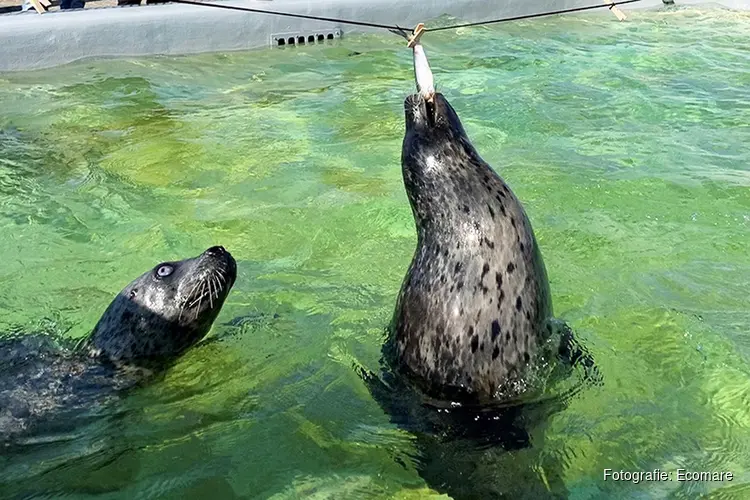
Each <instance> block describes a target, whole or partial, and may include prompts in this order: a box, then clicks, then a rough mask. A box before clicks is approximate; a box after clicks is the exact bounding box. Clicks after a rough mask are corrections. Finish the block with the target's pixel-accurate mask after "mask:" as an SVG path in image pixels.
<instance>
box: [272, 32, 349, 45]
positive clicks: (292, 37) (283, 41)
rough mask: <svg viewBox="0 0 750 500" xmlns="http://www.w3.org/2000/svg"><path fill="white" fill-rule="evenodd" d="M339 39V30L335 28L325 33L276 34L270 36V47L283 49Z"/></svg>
mask: <svg viewBox="0 0 750 500" xmlns="http://www.w3.org/2000/svg"><path fill="white" fill-rule="evenodd" d="M336 38H341V30H340V29H338V28H336V29H333V30H326V31H315V32H313V33H309V32H308V33H277V34H274V35H271V40H270V44H271V46H272V47H284V46H286V45H305V44H314V43H321V42H325V41H326V40H334V39H336Z"/></svg>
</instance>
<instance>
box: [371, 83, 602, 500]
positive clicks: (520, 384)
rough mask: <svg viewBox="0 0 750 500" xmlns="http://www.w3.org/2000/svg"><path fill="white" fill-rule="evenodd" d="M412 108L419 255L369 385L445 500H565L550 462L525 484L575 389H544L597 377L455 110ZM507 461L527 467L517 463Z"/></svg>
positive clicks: (408, 178)
mask: <svg viewBox="0 0 750 500" xmlns="http://www.w3.org/2000/svg"><path fill="white" fill-rule="evenodd" d="M404 108H405V115H406V133H405V136H404V141H403V149H402V157H401V165H402V173H403V179H404V186H405V188H406V193H407V196H408V198H409V203H410V205H411V208H412V212H413V215H414V220H415V223H416V229H417V248H416V251H415V253H414V256H413V259H412V262H411V264H410V266H409V269H408V272H407V274H406V277H405V279H404V281H403V284H402V286H401V291H400V293H399V296H398V300H397V303H396V308H395V311H394V315H393V319H392V322H391V325H390V327H389V328H388V332H387V339H386V341H385V343H384V345H383V351H382V352H383V358H382V360H381V361H382V371H381V375H382V376H381V377H378V376H376V375H374V374H371V373H367V372H366V370H364V369H362V370H360V375H361V376H362V377H363V380H364V381H365V383H366V384H367V385H368V387H369V389H370V392H371V393H372V395H373V397H374V399H376V400H377V401H378V403H379V404H380V405H381V407H383V409H384V410H385V411H386V412H387V413H388V414H389V415H390V417H391V421H393V422H394V423H396V424H398V425H399V426H400V427H402V428H405V429H407V430H409V431H411V432H413V433H415V434H416V435H417V438H418V439H417V446H418V449H419V450H420V452H421V454H422V458H421V459H420V460H421V464H420V466H419V469H420V474H422V476H423V477H424V478H425V479H426V480H427V481H428V483H429V484H431V486H433V487H434V488H436V489H438V490H439V491H444V492H447V493H449V494H450V495H451V496H453V497H454V498H457V499H459V498H506V496H505V495H510V496H509V498H549V497H554V498H560V497H565V495H566V493H565V487H564V483H563V481H562V479H561V474H560V473H559V467H558V466H557V465H556V464H554V463H552V464H547V467H546V470H547V476H546V478H545V479H544V480H543V481H540V480H538V479H539V478H537V480H536V481H533V480H523V481H516V480H515V478H516V477H519V478H520V477H528V478H532V477H535V476H534V473H533V472H532V470H533V467H528V466H527V465H528V464H529V463H532V462H535V463H536V462H540V461H544V460H548V459H550V458H549V457H547V458H544V457H542V458H540V456H538V455H536V456H535V455H533V454H534V453H536V454H538V453H539V449H538V447H534V449H532V448H531V447H530V443H531V433H533V432H536V431H535V429H540V428H541V427H543V425H544V422H546V420H547V417H548V416H549V415H550V414H551V413H554V412H557V411H560V410H561V409H562V408H563V407H564V406H566V403H567V401H568V400H569V398H570V397H572V396H573V395H574V394H575V393H576V392H577V391H578V390H579V387H577V388H574V389H572V390H569V391H567V392H565V393H562V394H558V395H556V396H551V397H539V394H538V392H536V391H538V389H539V388H540V387H539V386H540V385H543V384H539V379H540V377H544V376H545V375H547V376H554V377H558V378H562V375H563V373H560V372H561V371H562V372H564V373H565V374H566V375H567V374H569V369H570V368H572V367H574V366H577V367H583V368H584V370H586V372H587V373H586V374H585V375H584V378H585V379H586V380H587V381H594V382H596V383H598V382H600V378H599V375H598V372H597V370H596V367H595V366H594V364H593V361H592V359H591V357H590V356H589V355H588V353H587V352H586V351H585V349H583V347H581V346H580V345H578V343H577V342H576V341H575V339H574V338H573V334H572V331H571V330H570V328H568V327H567V325H565V324H564V323H562V322H559V321H557V320H554V319H553V310H552V301H551V295H550V289H549V283H548V280H547V272H546V269H545V266H544V262H543V259H542V255H541V252H540V250H539V247H538V245H537V241H536V238H535V236H534V232H533V230H532V227H531V223H530V221H529V218H528V216H527V215H526V212H525V210H524V208H523V206H522V205H521V202H520V201H519V200H518V198H517V197H516V196H515V195H514V193H513V192H512V191H511V189H510V188H509V187H508V185H507V184H506V183H505V182H504V181H503V179H502V178H501V177H500V176H499V175H498V174H497V173H496V172H495V171H494V170H493V169H492V168H491V167H490V166H489V165H488V164H487V163H486V162H485V161H484V160H482V158H481V157H480V156H479V154H478V153H477V151H476V150H475V149H474V147H473V145H472V144H471V142H470V140H469V138H468V137H467V135H466V132H465V131H464V128H463V126H462V124H461V122H460V120H459V118H458V115H457V114H456V112H455V110H454V109H453V108H452V106H451V105H450V103H449V102H448V101H447V99H446V98H445V97H444V96H443V95H442V94H440V93H435V94H434V96H433V99H432V100H431V101H426V100H425V99H424V98H423V97H421V96H420V95H418V94H415V95H411V96H409V97H407V98H406V100H405V103H404ZM558 361H563V363H558ZM530 394H532V395H533V397H530V396H529V395H530ZM537 442H539V440H537ZM509 451H510V452H513V453H516V454H520V455H514V456H526V457H528V458H529V459H528V460H526V459H523V460H516V459H515V458H510V459H508V458H507V456H508V453H505V452H509ZM503 453H505V455H503ZM524 454H525V455H524ZM503 461H505V462H506V464H505V465H507V467H500V468H498V467H499V464H500V463H501V462H503ZM501 469H502V470H505V471H506V472H505V473H503V474H501V476H502V477H500V476H498V473H499V471H500V470H501ZM553 490H554V493H553Z"/></svg>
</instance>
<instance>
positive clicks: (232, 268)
mask: <svg viewBox="0 0 750 500" xmlns="http://www.w3.org/2000/svg"><path fill="white" fill-rule="evenodd" d="M198 265H199V266H200V267H201V270H202V272H201V277H200V279H198V280H197V282H196V283H195V284H194V285H193V287H192V288H191V290H190V293H188V295H187V297H186V298H185V300H184V302H183V303H182V307H181V308H180V319H181V318H182V316H183V313H186V312H187V311H194V313H195V317H196V318H197V317H198V315H199V314H201V312H203V311H212V310H215V309H219V308H221V306H222V305H223V303H224V300H225V299H226V298H227V296H228V295H229V291H230V290H231V289H232V287H233V286H234V282H235V280H236V279H237V263H236V261H235V260H234V257H232V254H230V253H229V252H228V251H227V250H226V249H225V248H224V247H222V246H214V247H211V248H209V249H208V250H206V251H205V252H203V253H202V254H201V255H200V256H199V257H198Z"/></svg>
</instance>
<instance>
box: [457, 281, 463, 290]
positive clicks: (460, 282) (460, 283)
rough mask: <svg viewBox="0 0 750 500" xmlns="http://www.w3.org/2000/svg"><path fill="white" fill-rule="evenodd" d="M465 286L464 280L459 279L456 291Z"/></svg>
mask: <svg viewBox="0 0 750 500" xmlns="http://www.w3.org/2000/svg"><path fill="white" fill-rule="evenodd" d="M463 287H464V282H463V281H459V282H458V283H457V284H456V291H458V290H461V289H462V288H463Z"/></svg>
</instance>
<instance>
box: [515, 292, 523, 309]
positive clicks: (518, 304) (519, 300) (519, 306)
mask: <svg viewBox="0 0 750 500" xmlns="http://www.w3.org/2000/svg"><path fill="white" fill-rule="evenodd" d="M521 307H523V303H522V302H521V296H520V295H519V296H518V297H516V311H520V310H521Z"/></svg>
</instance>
